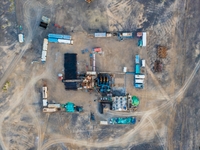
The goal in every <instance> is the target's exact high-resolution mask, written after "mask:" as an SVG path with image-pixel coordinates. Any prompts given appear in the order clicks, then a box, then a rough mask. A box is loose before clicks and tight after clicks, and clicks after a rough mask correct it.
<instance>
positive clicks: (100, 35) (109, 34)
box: [94, 32, 112, 37]
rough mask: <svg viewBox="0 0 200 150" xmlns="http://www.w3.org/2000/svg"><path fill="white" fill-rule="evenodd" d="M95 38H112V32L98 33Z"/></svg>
mask: <svg viewBox="0 0 200 150" xmlns="http://www.w3.org/2000/svg"><path fill="white" fill-rule="evenodd" d="M94 37H112V34H111V33H110V32H97V33H94Z"/></svg>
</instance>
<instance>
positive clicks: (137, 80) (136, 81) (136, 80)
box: [135, 79, 144, 83]
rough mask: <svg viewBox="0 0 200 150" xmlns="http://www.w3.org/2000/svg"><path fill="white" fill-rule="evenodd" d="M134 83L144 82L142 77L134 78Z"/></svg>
mask: <svg viewBox="0 0 200 150" xmlns="http://www.w3.org/2000/svg"><path fill="white" fill-rule="evenodd" d="M135 83H144V80H143V79H135Z"/></svg>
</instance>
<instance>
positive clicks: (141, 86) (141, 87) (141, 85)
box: [134, 83, 143, 89]
mask: <svg viewBox="0 0 200 150" xmlns="http://www.w3.org/2000/svg"><path fill="white" fill-rule="evenodd" d="M134 86H135V88H137V89H143V84H138V83H135V84H134Z"/></svg>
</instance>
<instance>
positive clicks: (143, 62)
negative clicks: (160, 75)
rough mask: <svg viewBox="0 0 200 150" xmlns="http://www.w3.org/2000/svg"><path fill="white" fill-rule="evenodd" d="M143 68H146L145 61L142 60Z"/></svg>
mask: <svg viewBox="0 0 200 150" xmlns="http://www.w3.org/2000/svg"><path fill="white" fill-rule="evenodd" d="M142 67H143V68H144V67H145V60H144V59H142Z"/></svg>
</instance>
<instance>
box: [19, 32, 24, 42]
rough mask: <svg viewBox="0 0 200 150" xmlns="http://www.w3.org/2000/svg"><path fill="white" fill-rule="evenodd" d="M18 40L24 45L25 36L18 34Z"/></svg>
mask: <svg viewBox="0 0 200 150" xmlns="http://www.w3.org/2000/svg"><path fill="white" fill-rule="evenodd" d="M18 39H19V43H23V42H24V35H23V34H18Z"/></svg>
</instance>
